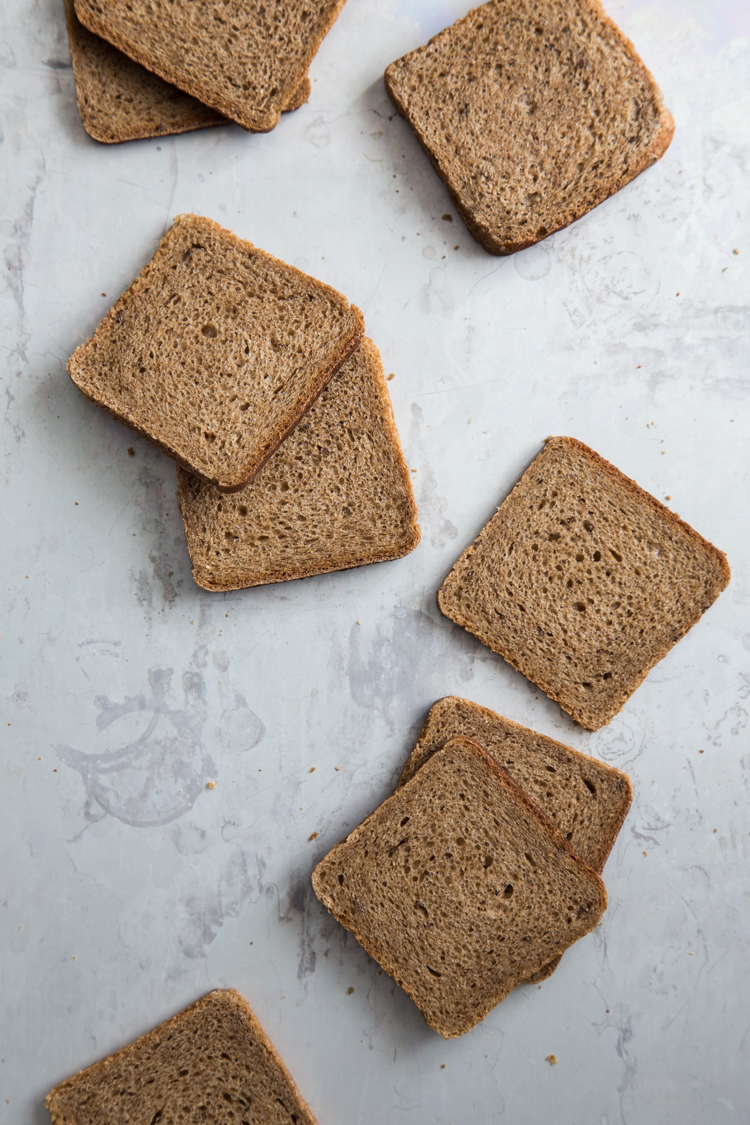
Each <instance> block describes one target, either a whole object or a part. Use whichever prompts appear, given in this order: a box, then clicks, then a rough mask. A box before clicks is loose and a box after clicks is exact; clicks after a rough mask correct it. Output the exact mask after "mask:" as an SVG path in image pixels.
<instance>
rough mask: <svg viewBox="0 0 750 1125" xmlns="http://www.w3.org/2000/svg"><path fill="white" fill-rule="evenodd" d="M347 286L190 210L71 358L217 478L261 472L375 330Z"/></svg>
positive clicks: (102, 398)
mask: <svg viewBox="0 0 750 1125" xmlns="http://www.w3.org/2000/svg"><path fill="white" fill-rule="evenodd" d="M363 330H364V321H363V319H362V314H361V313H360V311H359V309H357V308H355V306H353V305H350V304H349V303H348V301H347V300H346V299H345V298H344V297H342V296H341V294H340V293H337V292H336V291H335V290H333V289H331V288H329V287H328V286H327V285H323V284H322V283H321V282H319V281H315V280H314V278H311V277H308V276H307V275H306V274H303V273H300V271H299V270H296V269H294V268H293V267H292V266H287V265H286V264H285V263H283V262H280V261H278V260H277V259H276V258H272V257H271V255H270V254H266V253H264V252H263V251H262V250H258V249H257V248H256V247H255V246H252V245H251V244H250V243H249V242H243V241H242V240H241V239H239V238H237V237H236V236H235V235H233V234H231V233H230V232H229V231H226V230H224V229H223V228H222V227H220V226H219V225H218V224H217V223H214V222H212V221H211V220H210V219H204V218H200V217H198V216H196V215H178V217H177V218H176V219H175V222H174V225H173V226H172V227H171V229H170V230H169V231H167V233H166V234H165V236H164V238H163V239H162V241H161V243H160V245H159V248H158V250H157V251H156V254H155V255H154V257H153V259H152V260H151V262H150V263H149V264H148V265H147V266H146V267H145V268H144V269H143V271H142V272H141V274H140V277H138V278H137V279H136V280H135V281H134V282H133V284H132V285H131V286H130V288H129V289H128V290H127V292H125V293H124V294H123V296H122V297H121V298H120V299H119V301H117V303H116V304H115V305H114V306H113V307H112V308H111V309H110V311H109V312H108V313H107V315H106V316H105V318H104V320H103V321H102V322H101V324H100V325H99V327H98V328H97V330H96V332H95V333H94V336H93V337H92V338H91V339H90V340H87V342H86V343H85V344H83V345H82V346H81V347H80V348H78V349H77V350H76V351H75V352H74V353H73V355H72V356H71V358H70V361H69V363H68V373H69V374H70V377H71V379H72V380H73V382H74V383H75V384H76V386H77V387H78V388H79V389H80V390H81V391H82V392H83V393H84V394H85V395H86V396H87V397H88V398H90V399H91V400H92V401H93V402H95V403H96V404H97V405H98V406H102V407H103V408H104V409H105V410H108V411H109V412H110V413H111V414H113V415H114V416H115V417H116V418H118V419H119V420H120V421H122V422H124V423H125V424H126V425H129V426H131V427H132V428H133V429H135V430H137V431H138V432H139V433H141V434H142V435H143V436H144V437H146V438H148V439H149V440H150V441H152V442H153V443H154V444H155V445H157V446H158V447H159V448H160V449H162V450H164V452H165V453H167V454H168V455H169V456H170V457H172V458H173V459H174V460H175V461H177V462H178V463H179V464H181V465H182V466H183V467H184V468H186V469H188V470H189V471H190V472H191V473H193V474H194V475H196V476H198V477H200V478H201V479H203V480H206V481H209V482H211V483H214V484H216V485H218V487H219V488H221V489H225V490H228V491H233V490H236V489H238V488H241V487H242V486H243V485H245V484H246V483H247V482H248V481H249V480H251V479H252V477H253V476H254V475H255V474H256V473H257V472H258V470H259V469H260V468H261V467H262V465H263V464H264V463H265V462H266V461H267V459H268V458H269V457H270V456H271V454H272V453H273V451H274V450H275V449H276V448H277V446H278V445H280V443H281V442H282V441H283V440H284V438H285V437H286V436H287V434H288V433H289V432H290V431H291V430H292V429H293V427H294V426H295V425H296V424H297V422H298V421H299V419H300V418H301V417H302V415H303V414H304V413H305V411H306V410H307V409H308V408H309V407H310V405H311V404H312V403H313V402H314V401H315V399H316V398H317V397H318V395H319V394H320V392H321V391H322V390H323V388H324V387H325V386H326V384H327V383H328V381H329V379H330V378H331V377H332V376H333V375H334V374H335V372H336V371H338V369H339V367H340V366H341V365H342V363H344V362H345V361H346V360H347V359H348V357H349V356H350V355H351V353H352V352H353V351H354V350H355V348H356V347H357V345H358V344H359V341H360V340H361V338H362V333H363Z"/></svg>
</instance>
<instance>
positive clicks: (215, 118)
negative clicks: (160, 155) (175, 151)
mask: <svg viewBox="0 0 750 1125" xmlns="http://www.w3.org/2000/svg"><path fill="white" fill-rule="evenodd" d="M64 4H65V22H66V25H67V29H68V41H69V43H70V55H71V59H72V61H73V75H74V77H75V83H76V97H77V99H78V110H79V112H80V114H81V120H82V122H83V127H84V129H85V130H86V132H87V133H88V134H89V136H91V137H93V138H94V140H95V141H101V142H102V143H103V144H115V143H118V142H120V141H132V140H137V139H139V138H144V137H163V136H167V135H169V134H172V133H186V132H188V131H189V130H191V129H205V128H207V127H208V126H211V125H226V124H227V119H226V117H222V115H221V114H220V113H217V112H216V110H213V109H209V108H208V106H205V105H201V103H200V102H199V101H196V99H195V98H191V97H190V95H189V94H183V92H182V90H178V89H177V87H176V86H172V85H171V84H170V83H168V82H164V81H163V80H162V79H161V78H158V77H157V76H156V75H155V74H151V73H150V72H149V71H148V70H145V69H144V68H143V67H142V66H139V65H138V63H135V62H133V61H132V59H129V58H128V57H127V55H123V53H122V51H118V50H117V49H116V48H115V47H112V46H111V45H110V44H109V43H106V42H105V41H104V40H103V39H100V38H99V36H97V35H92V34H91V32H90V31H87V30H86V28H85V27H84V26H83V24H82V23H81V22H80V20H79V19H78V18H77V16H76V14H75V8H74V7H73V0H64Z"/></svg>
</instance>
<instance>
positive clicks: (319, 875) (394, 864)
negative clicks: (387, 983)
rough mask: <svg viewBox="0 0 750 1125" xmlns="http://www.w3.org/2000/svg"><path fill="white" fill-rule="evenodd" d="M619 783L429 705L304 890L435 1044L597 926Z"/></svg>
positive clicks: (551, 966)
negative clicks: (385, 786) (382, 797)
mask: <svg viewBox="0 0 750 1125" xmlns="http://www.w3.org/2000/svg"><path fill="white" fill-rule="evenodd" d="M631 800H632V788H631V785H630V781H629V779H628V778H627V777H626V775H625V774H624V773H621V772H620V771H619V770H616V769H613V768H612V767H611V766H608V765H605V764H604V763H603V762H599V761H596V760H595V759H594V758H590V757H588V756H587V755H585V754H581V753H579V752H578V751H576V750H572V749H571V748H570V747H568V746H564V745H563V744H562V743H559V742H555V741H553V740H552V739H551V738H547V737H546V736H545V735H541V734H537V733H535V732H534V731H531V730H528V729H527V728H525V727H522V726H519V725H518V724H517V723H514V722H511V721H510V720H509V719H505V718H503V717H502V716H500V715H498V714H495V713H494V712H492V711H489V710H487V709H486V708H483V707H479V706H478V705H477V704H475V703H470V702H468V701H467V700H464V699H457V698H455V697H448V698H446V699H441V700H439V701H438V702H437V703H435V704H434V706H433V707H432V708H431V710H430V713H429V715H428V717H427V721H426V723H425V725H424V727H423V729H422V733H421V734H420V736H419V740H418V742H417V744H416V746H415V748H414V750H413V752H412V754H411V756H410V758H409V760H408V761H407V763H406V766H405V767H404V770H403V772H402V774H401V778H400V779H399V782H398V785H397V787H396V790H395V792H394V793H393V795H392V796H391V797H389V798H388V799H387V800H386V801H384V802H383V804H382V805H381V806H380V807H379V808H377V809H376V810H375V812H373V813H371V815H370V816H368V817H367V818H366V819H365V820H364V821H363V822H362V823H361V824H360V825H359V826H358V827H357V828H355V829H354V831H353V832H351V833H350V834H349V835H348V836H347V838H346V839H345V840H343V841H342V842H341V843H340V844H337V845H336V846H335V847H334V848H333V849H332V850H331V851H330V852H329V853H328V855H327V856H326V857H325V858H324V859H323V860H322V861H321V862H320V863H319V864H318V866H317V867H316V868H315V871H314V872H313V886H314V888H315V893H316V894H317V896H318V898H319V899H320V900H321V902H322V903H323V904H324V905H325V906H326V907H327V908H328V909H329V910H330V912H331V913H332V914H333V915H334V916H335V917H336V918H337V919H338V921H339V922H341V923H342V925H344V926H345V927H346V928H347V929H348V930H350V931H351V932H352V933H353V934H354V936H355V937H356V938H357V940H358V941H359V942H360V943H361V944H362V945H363V946H364V948H365V949H366V950H367V952H368V953H369V954H370V955H371V956H372V957H374V958H375V960H376V961H378V963H379V964H380V965H381V966H382V967H383V968H384V969H385V970H386V972H388V973H389V974H390V975H391V976H392V977H393V978H394V979H395V980H396V981H397V983H398V984H399V985H400V986H401V987H402V988H403V989H404V990H405V992H407V993H408V995H409V996H410V997H411V998H412V999H413V1000H414V1002H415V1003H416V1004H417V1006H418V1008H419V1009H420V1011H421V1012H422V1015H423V1016H424V1018H425V1020H426V1021H427V1023H428V1024H429V1025H430V1027H432V1028H433V1029H434V1030H435V1031H437V1032H438V1033H439V1034H440V1035H441V1036H443V1037H444V1038H446V1039H448V1038H454V1037H455V1036H458V1035H462V1034H463V1033H464V1032H466V1031H469V1030H470V1029H471V1028H472V1027H474V1026H475V1024H477V1023H478V1022H479V1021H480V1020H482V1019H483V1018H484V1017H485V1016H486V1015H487V1013H488V1012H489V1011H490V1010H491V1009H492V1008H493V1007H494V1006H495V1005H496V1004H498V1003H499V1002H500V1001H501V1000H503V999H504V998H505V997H506V996H507V995H508V993H509V992H510V991H511V990H512V989H513V988H515V987H516V986H517V985H518V984H521V983H523V982H527V983H532V982H539V981H542V980H544V979H545V978H546V977H548V976H549V975H550V974H551V973H553V972H554V970H555V969H556V968H557V966H558V964H559V962H560V958H561V956H562V954H563V952H564V951H565V950H566V949H567V948H568V947H569V946H570V945H572V944H573V942H575V941H577V940H578V939H579V938H581V937H583V936H585V935H586V934H588V933H590V932H591V931H592V930H593V929H594V928H595V926H596V925H597V924H598V923H599V921H600V919H601V917H602V914H603V912H604V910H605V908H606V905H607V894H606V891H605V889H604V884H603V882H602V880H601V877H600V875H601V872H602V870H603V868H604V864H605V861H606V859H607V856H608V855H609V853H610V851H611V850H612V846H613V844H614V842H615V840H616V838H617V834H618V832H619V830H620V827H621V826H622V823H623V821H624V819H625V816H626V814H627V811H628V809H629V807H630V802H631Z"/></svg>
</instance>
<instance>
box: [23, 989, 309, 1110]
mask: <svg viewBox="0 0 750 1125" xmlns="http://www.w3.org/2000/svg"><path fill="white" fill-rule="evenodd" d="M45 1104H46V1106H47V1109H48V1110H49V1113H50V1117H51V1118H52V1125H125V1122H132V1123H133V1125H136V1123H137V1125H157V1122H161V1123H162V1125H176V1123H177V1122H184V1123H185V1125H187V1122H188V1121H211V1122H213V1123H214V1125H240V1122H245V1123H246V1125H250V1122H252V1123H253V1125H255V1123H258V1125H260V1123H261V1122H262V1125H292V1122H295V1123H296V1125H316V1122H315V1118H314V1117H313V1115H312V1113H311V1112H310V1110H309V1108H308V1107H307V1105H306V1104H305V1102H304V1101H303V1100H302V1098H301V1096H300V1093H299V1090H298V1089H297V1087H296V1086H295V1084H294V1080H293V1079H292V1076H291V1075H290V1073H289V1071H288V1070H287V1069H286V1067H285V1066H284V1064H283V1062H282V1061H281V1059H280V1058H279V1056H278V1054H277V1053H276V1051H275V1050H274V1047H273V1045H272V1043H271V1042H270V1040H269V1039H268V1036H267V1035H266V1033H265V1032H264V1030H263V1028H262V1027H261V1026H260V1024H259V1023H258V1020H257V1018H256V1016H255V1015H254V1013H253V1011H252V1009H251V1008H250V1005H249V1004H248V1003H247V1001H246V1000H245V999H244V997H242V996H241V995H240V994H239V992H235V991H234V990H233V989H217V990H216V991H215V992H209V994H208V995H207V996H204V997H203V999H202V1000H199V1001H198V1002H197V1003H196V1004H193V1005H192V1006H191V1007H189V1008H186V1009H185V1010H184V1011H183V1012H180V1013H179V1014H178V1015H176V1016H174V1017H173V1018H172V1019H171V1020H167V1021H166V1023H163V1024H161V1025H160V1026H159V1027H157V1028H155V1029H154V1030H153V1031H150V1032H149V1033H148V1034H147V1035H143V1036H141V1038H140V1039H136V1040H135V1042H134V1043H131V1044H130V1045H129V1046H128V1047H124V1048H123V1049H122V1050H121V1051H117V1052H116V1053H115V1054H114V1055H110V1056H109V1058H106V1059H102V1060H101V1062H98V1063H94V1065H93V1066H90V1067H88V1069H87V1070H81V1071H79V1072H78V1074H76V1075H75V1076H74V1077H73V1078H68V1079H67V1080H66V1081H65V1082H61V1083H60V1085H59V1086H56V1087H55V1088H54V1090H52V1091H51V1092H50V1093H49V1094H48V1095H47V1097H46V1100H45Z"/></svg>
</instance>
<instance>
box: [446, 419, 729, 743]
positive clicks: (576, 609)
mask: <svg viewBox="0 0 750 1125" xmlns="http://www.w3.org/2000/svg"><path fill="white" fill-rule="evenodd" d="M729 577H730V575H729V566H728V564H727V560H726V556H725V555H724V554H723V553H722V552H721V551H719V550H717V548H716V547H714V546H713V545H712V544H711V543H709V542H707V540H705V539H703V538H702V537H701V536H700V535H698V533H697V532H696V531H693V529H692V528H691V527H689V526H688V524H686V523H684V522H683V521H682V520H681V519H679V517H678V516H676V515H675V514H674V513H673V512H670V511H669V509H668V508H665V507H664V506H663V504H660V503H659V501H658V500H656V499H654V497H653V496H650V495H649V494H648V493H647V492H644V491H643V489H641V488H639V487H638V485H637V484H635V483H634V482H633V481H632V480H630V479H629V478H628V477H626V476H624V474H623V473H621V472H620V471H619V470H618V469H616V468H615V467H614V466H613V465H610V464H609V463H608V462H607V461H605V460H604V459H603V458H602V457H600V456H599V455H598V454H597V453H594V451H593V450H592V449H589V448H588V447H587V446H585V445H583V443H582V442H580V441H576V440H575V439H574V438H566V437H554V438H550V439H548V441H547V443H546V445H545V447H544V450H543V451H542V452H541V453H540V454H539V455H538V456H537V457H536V458H535V459H534V461H533V462H532V463H531V465H530V466H529V468H528V469H527V470H526V472H525V473H524V475H523V476H522V477H521V479H520V481H519V482H518V484H517V485H516V486H515V488H514V489H513V491H512V492H511V493H510V495H509V496H508V497H507V498H506V499H505V500H504V501H503V503H502V505H501V506H500V508H499V509H498V511H497V512H496V514H495V515H494V516H493V517H492V519H491V520H490V522H489V523H488V524H487V525H486V527H485V528H484V529H483V530H482V531H481V532H480V534H479V536H478V537H477V539H476V540H475V541H474V543H473V544H472V546H471V547H469V548H468V549H467V550H466V551H465V552H464V554H463V555H462V556H461V558H460V559H459V560H458V562H457V563H456V565H455V566H454V568H453V570H452V571H451V573H450V574H449V575H448V577H447V578H446V580H445V582H444V583H443V585H442V587H441V589H440V591H439V593H438V604H439V606H440V608H441V610H442V611H443V613H444V614H446V616H447V617H450V618H451V619H452V620H453V621H455V622H456V623H457V624H459V625H462V626H463V627H464V628H465V629H468V630H469V632H470V633H473V634H474V636H476V637H478V638H479V640H481V641H483V642H484V643H485V644H486V645H489V647H490V648H491V649H493V650H494V651H495V652H498V653H500V655H501V656H503V657H504V658H505V659H506V660H507V661H508V662H509V663H510V664H512V665H513V666H514V668H517V669H518V670H519V671H520V672H523V674H524V675H525V676H528V678H529V679H530V680H532V681H533V682H534V683H535V684H537V686H538V687H540V688H541V689H542V691H544V692H546V694H547V695H548V696H550V698H551V699H554V700H556V702H557V703H559V704H560V706H561V707H562V708H563V710H565V711H567V712H568V714H569V715H570V716H571V717H572V718H573V719H575V720H576V722H578V723H580V724H581V726H583V727H586V728H587V729H588V730H597V729H598V728H599V727H601V726H602V725H604V724H605V723H608V722H609V721H610V719H611V718H612V716H613V715H616V714H617V712H618V711H619V710H620V709H621V708H622V706H623V704H624V703H625V702H626V701H627V700H628V699H629V698H630V696H631V695H632V694H633V692H634V691H635V689H636V688H637V687H638V685H639V684H640V683H641V682H642V681H643V680H644V679H645V677H646V675H647V674H648V672H649V670H650V669H651V668H653V666H654V665H655V664H656V663H658V661H659V660H661V659H662V657H664V656H666V654H667V653H668V652H669V650H670V649H671V648H672V647H673V645H675V644H676V643H677V641H679V640H680V638H681V637H684V635H685V633H687V631H688V630H689V629H690V628H691V627H692V626H693V625H694V624H695V623H696V621H698V619H699V618H700V617H701V615H702V614H703V613H705V611H706V610H707V609H708V608H709V606H710V605H711V604H712V603H713V602H714V601H715V600H716V598H717V597H718V596H719V594H720V593H721V591H722V590H723V589H724V588H725V587H726V585H727V584H728V582H729Z"/></svg>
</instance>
